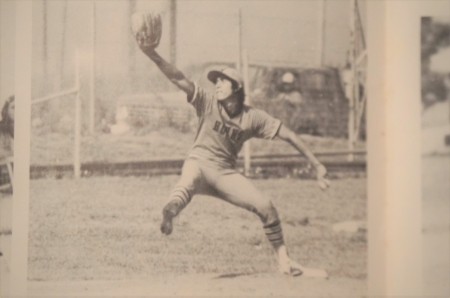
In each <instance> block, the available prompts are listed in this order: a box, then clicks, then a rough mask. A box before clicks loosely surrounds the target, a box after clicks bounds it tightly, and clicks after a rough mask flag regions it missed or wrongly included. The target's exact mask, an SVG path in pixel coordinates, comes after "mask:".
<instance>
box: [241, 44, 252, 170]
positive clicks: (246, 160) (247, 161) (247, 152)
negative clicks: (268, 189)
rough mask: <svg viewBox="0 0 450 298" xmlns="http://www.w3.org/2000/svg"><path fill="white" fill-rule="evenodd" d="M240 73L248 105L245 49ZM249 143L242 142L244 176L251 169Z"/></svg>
mask: <svg viewBox="0 0 450 298" xmlns="http://www.w3.org/2000/svg"><path fill="white" fill-rule="evenodd" d="M242 73H243V78H244V92H245V103H246V104H247V105H250V95H249V94H250V85H249V81H250V80H249V75H248V53H247V50H246V49H243V50H242ZM250 148H251V144H250V140H248V141H246V142H245V143H244V173H245V176H249V175H250V170H251V162H252V157H251V150H250Z"/></svg>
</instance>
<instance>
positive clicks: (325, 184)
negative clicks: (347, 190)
mask: <svg viewBox="0 0 450 298" xmlns="http://www.w3.org/2000/svg"><path fill="white" fill-rule="evenodd" d="M315 170H316V179H317V183H318V184H319V187H320V189H322V190H326V189H327V188H329V187H330V181H329V180H328V179H326V178H325V177H326V175H327V169H326V168H325V166H324V165H322V164H319V165H317V166H316V167H315Z"/></svg>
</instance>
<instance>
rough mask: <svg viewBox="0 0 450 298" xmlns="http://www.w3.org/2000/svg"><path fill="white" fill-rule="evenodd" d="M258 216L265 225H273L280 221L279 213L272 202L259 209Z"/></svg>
mask: <svg viewBox="0 0 450 298" xmlns="http://www.w3.org/2000/svg"><path fill="white" fill-rule="evenodd" d="M258 215H259V217H260V219H261V221H262V223H263V224H264V225H267V224H271V223H273V222H276V221H278V220H279V217H278V212H277V209H276V208H275V206H274V205H273V204H272V202H271V201H267V202H265V204H263V205H261V206H260V207H259V208H258Z"/></svg>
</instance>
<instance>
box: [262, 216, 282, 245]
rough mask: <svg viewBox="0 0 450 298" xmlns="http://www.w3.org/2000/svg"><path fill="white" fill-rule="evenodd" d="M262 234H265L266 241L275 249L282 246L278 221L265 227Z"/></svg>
mask: <svg viewBox="0 0 450 298" xmlns="http://www.w3.org/2000/svg"><path fill="white" fill-rule="evenodd" d="M264 233H266V237H267V239H268V240H269V242H270V244H272V246H273V247H274V248H275V249H276V248H278V247H280V246H281V245H283V244H284V239H283V229H282V228H281V222H280V221H279V220H277V221H275V222H273V223H271V224H268V225H265V226H264Z"/></svg>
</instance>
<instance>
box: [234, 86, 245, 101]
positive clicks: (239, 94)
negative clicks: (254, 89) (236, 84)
mask: <svg viewBox="0 0 450 298" xmlns="http://www.w3.org/2000/svg"><path fill="white" fill-rule="evenodd" d="M234 94H235V96H236V97H237V99H238V100H239V101H240V102H241V103H244V101H245V91H244V88H239V89H238V90H237V91H235V93H234Z"/></svg>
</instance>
